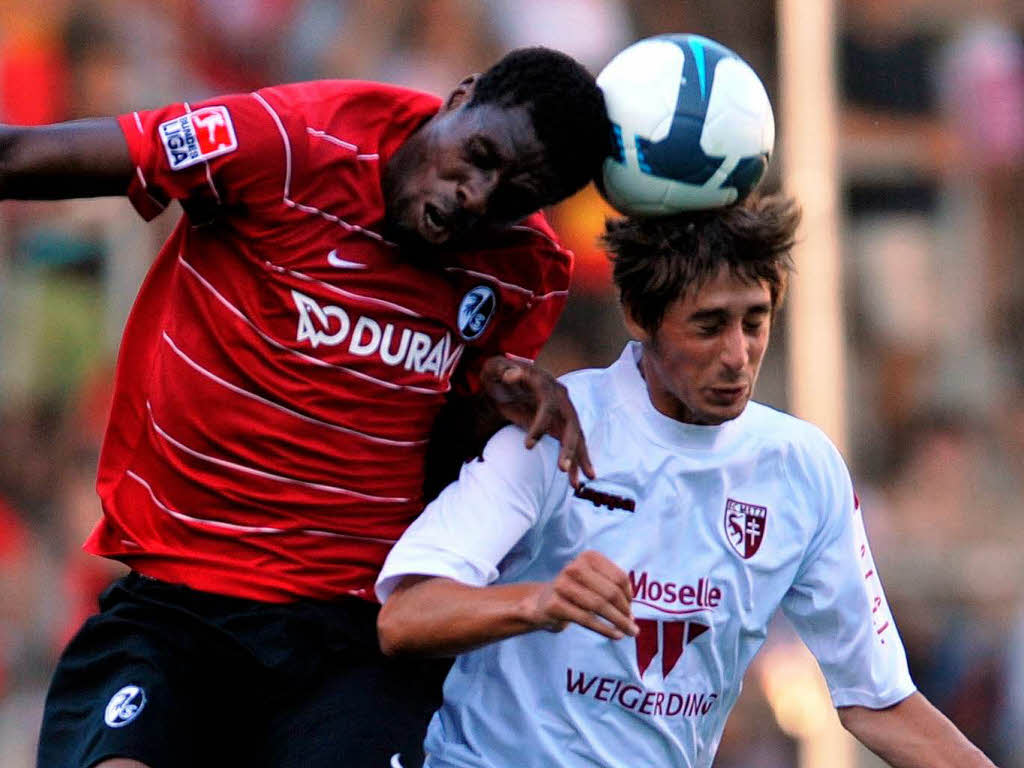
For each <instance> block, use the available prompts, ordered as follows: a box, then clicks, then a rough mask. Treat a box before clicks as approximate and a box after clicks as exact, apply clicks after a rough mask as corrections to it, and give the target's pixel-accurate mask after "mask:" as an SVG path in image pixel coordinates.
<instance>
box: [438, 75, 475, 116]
mask: <svg viewBox="0 0 1024 768" xmlns="http://www.w3.org/2000/svg"><path fill="white" fill-rule="evenodd" d="M479 79H480V75H479V74H475V75H469V76H468V77H464V78H462V81H461V82H460V83H459V84H458V85H456V86H455V89H454V90H453V91H452V92H451V93H449V94H448V98H447V99H445V101H444V107H443V108H442V111H444V112H450V111H451V110H453V109H458V108H459V107H461V106H462V105H463V104H465V103H466V102H467V101H469V100H470V99H471V98H473V89H474V88H475V87H476V81H477V80H479Z"/></svg>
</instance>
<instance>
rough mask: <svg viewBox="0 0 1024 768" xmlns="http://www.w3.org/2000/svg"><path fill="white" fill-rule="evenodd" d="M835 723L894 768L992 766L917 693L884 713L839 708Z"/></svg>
mask: <svg viewBox="0 0 1024 768" xmlns="http://www.w3.org/2000/svg"><path fill="white" fill-rule="evenodd" d="M836 711H837V712H838V713H839V720H840V721H841V722H842V724H843V727H845V728H846V730H848V731H849V732H850V733H852V734H853V735H854V736H855V737H856V738H857V740H858V741H860V742H861V743H862V744H863V745H864V746H866V747H867V748H868V749H870V750H871V751H872V752H874V753H875V754H876V755H878V756H879V757H881V758H882V759H883V760H885V761H886V762H887V763H888V764H889V765H891V766H893V767H894V768H946V766H948V768H986V767H987V768H993V763H992V761H991V760H989V759H988V758H987V757H985V755H984V754H982V752H981V750H979V749H978V748H977V747H976V746H974V745H973V744H972V743H971V742H970V741H968V740H967V737H965V736H964V735H963V734H962V733H961V732H960V731H959V730H958V729H957V727H956V726H955V725H953V723H951V722H950V721H949V719H947V718H946V716H945V715H943V714H942V713H941V712H939V711H938V710H937V709H936V708H935V707H933V706H932V705H931V703H929V701H928V700H927V699H926V698H925V697H924V696H922V695H921V694H920V693H913V694H911V695H910V696H908V697H907V698H905V699H904V700H903V701H901V702H899V703H898V704H896V705H894V706H891V707H887V708H885V709H868V708H867V707H839V708H837V710H836Z"/></svg>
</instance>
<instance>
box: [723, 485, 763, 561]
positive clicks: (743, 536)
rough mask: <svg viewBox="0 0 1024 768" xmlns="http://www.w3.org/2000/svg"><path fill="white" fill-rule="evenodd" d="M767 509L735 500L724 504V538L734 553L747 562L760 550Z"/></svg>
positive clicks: (729, 500) (728, 500)
mask: <svg viewBox="0 0 1024 768" xmlns="http://www.w3.org/2000/svg"><path fill="white" fill-rule="evenodd" d="M767 522H768V508H767V507H759V506H757V505H756V504H747V503H746V502H743V501H736V500H735V499H727V500H726V502H725V520H724V524H725V538H726V539H727V540H728V541H729V543H730V544H731V545H732V548H733V549H735V550H736V553H737V554H738V555H739V556H740V557H742V558H743V559H744V560H747V559H749V558H751V557H753V556H754V554H755V553H756V552H757V550H758V549H760V548H761V540H762V539H764V527H765V524H766V523H767Z"/></svg>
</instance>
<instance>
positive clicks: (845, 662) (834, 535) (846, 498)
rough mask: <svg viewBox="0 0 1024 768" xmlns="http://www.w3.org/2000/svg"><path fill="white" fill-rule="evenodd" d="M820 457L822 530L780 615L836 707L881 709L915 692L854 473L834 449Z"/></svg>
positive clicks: (805, 559) (811, 546)
mask: <svg viewBox="0 0 1024 768" xmlns="http://www.w3.org/2000/svg"><path fill="white" fill-rule="evenodd" d="M822 453H823V454H824V461H822V460H821V459H822ZM822 453H819V454H818V462H820V464H824V470H823V471H821V466H820V464H819V466H818V467H817V469H818V470H819V471H818V472H815V473H814V474H817V475H819V477H821V476H823V481H824V487H822V488H821V503H822V505H823V506H822V512H821V515H822V523H821V526H820V527H819V530H818V533H817V535H816V536H815V537H814V539H813V540H812V542H811V544H810V546H809V548H808V550H807V553H806V555H805V558H804V561H803V563H802V565H801V567H800V570H799V572H798V573H797V577H796V580H795V581H794V583H793V585H792V587H791V588H790V589H789V591H788V592H787V594H786V596H785V598H784V599H783V601H782V609H783V611H784V612H785V614H786V616H787V617H789V619H790V621H792V623H793V625H794V626H795V628H796V630H797V632H798V633H799V634H800V637H801V638H802V639H803V641H804V642H805V643H806V644H807V647H808V648H809V649H810V650H811V652H812V653H813V654H814V656H815V658H816V659H817V660H818V664H819V665H820V667H821V670H822V673H823V674H824V676H825V680H826V681H827V683H828V688H829V693H830V694H831V697H832V703H833V704H834V705H835V706H837V707H843V706H862V707H869V708H872V709H881V708H884V707H887V706H891V705H893V704H896V703H898V702H900V701H902V700H903V699H905V698H906V697H907V696H909V695H910V694H911V693H913V692H914V690H915V687H914V684H913V682H912V680H911V678H910V672H909V671H908V668H907V658H906V653H905V651H904V648H903V643H902V641H901V640H900V636H899V633H898V632H897V630H896V625H895V622H894V621H893V617H892V613H891V612H890V610H889V605H888V603H887V602H886V599H885V593H884V592H883V591H882V582H881V581H880V579H879V577H878V571H877V569H876V568H875V563H874V560H873V558H872V556H871V550H870V548H869V546H868V539H867V534H866V532H865V529H864V520H863V516H862V514H861V510H860V504H859V502H858V501H857V498H856V496H855V494H854V492H853V485H852V482H851V481H850V476H849V472H848V471H847V469H846V465H845V463H844V462H843V460H842V458H841V457H840V455H839V452H838V451H836V450H835V448H834V447H833V446H832V445H831V444H828V450H827V451H823V452H822ZM816 463H817V462H816Z"/></svg>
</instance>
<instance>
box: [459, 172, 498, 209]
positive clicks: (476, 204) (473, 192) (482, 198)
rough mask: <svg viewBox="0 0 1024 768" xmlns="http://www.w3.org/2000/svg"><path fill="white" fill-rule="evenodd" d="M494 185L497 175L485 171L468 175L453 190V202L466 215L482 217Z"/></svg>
mask: <svg viewBox="0 0 1024 768" xmlns="http://www.w3.org/2000/svg"><path fill="white" fill-rule="evenodd" d="M496 183H497V174H494V173H489V172H485V171H475V172H473V173H470V174H469V175H467V176H466V178H465V179H463V180H462V182H460V183H459V185H458V186H457V187H456V188H455V200H456V201H457V202H458V204H459V207H460V208H462V209H463V210H464V211H466V212H467V213H471V214H473V215H474V216H477V217H480V216H484V215H485V214H486V213H487V202H488V200H490V198H491V194H492V193H493V192H494V187H495V185H496Z"/></svg>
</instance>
